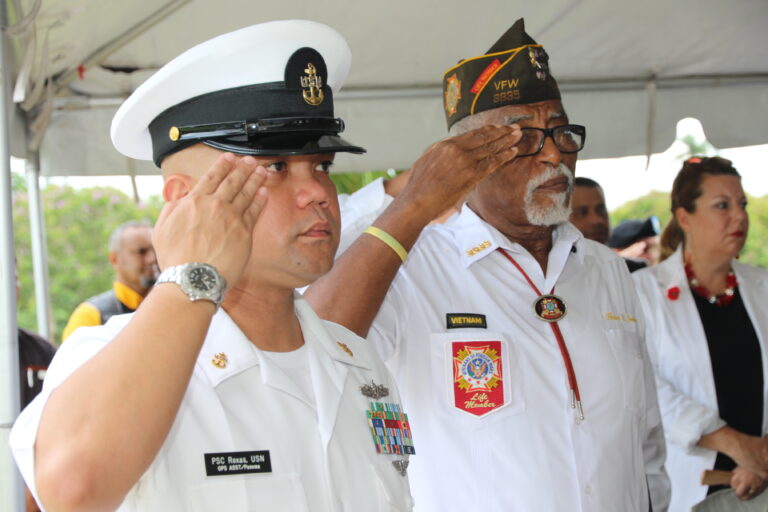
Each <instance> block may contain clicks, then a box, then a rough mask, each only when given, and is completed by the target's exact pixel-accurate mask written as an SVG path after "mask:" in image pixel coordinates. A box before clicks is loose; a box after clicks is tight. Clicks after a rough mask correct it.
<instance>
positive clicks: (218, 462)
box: [204, 450, 272, 476]
mask: <svg viewBox="0 0 768 512" xmlns="http://www.w3.org/2000/svg"><path fill="white" fill-rule="evenodd" d="M204 456H205V474H206V475H208V476H220V475H242V474H246V473H271V472H272V460H271V459H270V458H269V450H260V451H256V452H223V453H206V454H204Z"/></svg>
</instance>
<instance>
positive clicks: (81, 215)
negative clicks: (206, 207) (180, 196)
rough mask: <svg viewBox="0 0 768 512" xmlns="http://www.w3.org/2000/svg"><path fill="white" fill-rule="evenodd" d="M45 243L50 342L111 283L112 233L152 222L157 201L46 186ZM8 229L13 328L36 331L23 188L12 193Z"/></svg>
mask: <svg viewBox="0 0 768 512" xmlns="http://www.w3.org/2000/svg"><path fill="white" fill-rule="evenodd" d="M41 197H42V201H43V215H44V217H45V224H46V235H47V236H46V243H47V244H48V270H49V276H50V294H51V304H52V308H53V318H54V323H55V333H56V339H57V340H58V339H60V336H61V330H62V329H63V328H64V325H65V324H66V322H67V319H68V318H69V315H70V314H71V313H72V310H73V309H74V308H75V306H77V305H78V304H79V303H80V302H82V301H83V300H84V299H87V298H88V297H91V296H93V295H95V294H97V293H100V292H102V291H104V290H107V289H109V288H110V287H111V285H112V280H113V278H114V271H113V269H112V266H111V265H110V264H109V262H108V261H107V252H108V250H107V243H108V240H109V235H110V233H111V232H112V230H113V229H114V228H115V227H116V226H117V225H119V224H121V223H123V222H126V221H129V220H148V221H150V222H153V223H154V221H155V219H156V218H157V216H158V214H159V212H160V208H161V202H160V199H159V198H156V197H153V198H150V199H149V200H148V202H146V203H145V204H141V205H136V204H135V203H134V202H133V201H132V199H131V198H130V197H128V196H127V195H125V194H124V193H122V192H120V191H119V190H117V189H113V188H106V187H96V188H88V189H81V190H75V189H73V188H71V187H62V186H55V185H49V186H48V187H46V188H45V189H44V190H43V191H42V192H41ZM13 219H14V220H13V226H14V238H15V244H16V255H17V258H18V270H19V281H20V284H21V295H20V297H19V305H18V311H19V314H18V324H19V326H21V327H25V328H29V329H32V330H36V325H37V322H36V313H35V298H34V284H33V276H32V251H31V246H30V232H29V202H28V199H27V194H26V192H25V191H24V190H19V191H15V192H14V205H13Z"/></svg>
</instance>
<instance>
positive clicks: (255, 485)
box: [184, 473, 309, 512]
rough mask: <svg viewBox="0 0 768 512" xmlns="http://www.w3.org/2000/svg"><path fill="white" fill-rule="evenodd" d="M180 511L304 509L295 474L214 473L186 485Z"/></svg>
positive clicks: (293, 511) (292, 511) (304, 511)
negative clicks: (214, 474) (199, 481)
mask: <svg viewBox="0 0 768 512" xmlns="http://www.w3.org/2000/svg"><path fill="white" fill-rule="evenodd" d="M184 510H189V511H191V512H213V511H219V510H269V511H274V512H278V511H285V512H289V511H290V512H308V510H309V508H308V506H307V499H306V496H305V494H304V486H303V485H302V483H301V478H300V477H299V475H298V474H290V473H288V474H269V475H243V476H214V477H209V478H208V479H207V480H206V481H205V482H203V483H201V484H195V485H190V486H189V489H188V492H187V503H186V507H185V508H184Z"/></svg>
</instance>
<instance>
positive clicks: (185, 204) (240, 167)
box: [152, 153, 267, 287]
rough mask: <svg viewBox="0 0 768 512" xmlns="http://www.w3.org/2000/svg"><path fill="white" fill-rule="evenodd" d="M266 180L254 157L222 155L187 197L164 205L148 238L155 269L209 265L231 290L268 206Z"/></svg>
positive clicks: (246, 258)
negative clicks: (192, 263)
mask: <svg viewBox="0 0 768 512" xmlns="http://www.w3.org/2000/svg"><path fill="white" fill-rule="evenodd" d="M266 176H267V171H266V169H265V168H264V167H262V166H258V167H257V165H256V160H255V159H254V158H253V157H250V156H246V157H237V156H235V155H233V154H232V153H224V154H222V155H221V156H220V157H219V158H218V159H217V160H216V161H215V162H214V164H213V165H212V166H211V168H210V169H209V170H208V171H207V172H206V173H205V174H203V175H202V176H201V177H200V179H199V180H198V181H197V183H196V184H194V186H193V187H192V189H191V190H190V191H189V193H188V194H186V195H184V196H183V197H180V198H177V199H174V200H170V201H168V202H167V203H166V204H165V206H164V207H163V209H162V211H161V212H160V217H159V219H158V220H157V224H156V225H155V229H154V232H153V236H152V241H153V244H154V246H155V251H156V252H157V259H158V262H159V263H160V267H161V268H163V269H165V268H168V267H170V266H173V265H179V264H182V263H188V262H193V261H195V262H202V263H208V264H209V265H213V266H214V267H215V268H216V270H218V271H219V273H221V275H222V276H223V277H224V278H225V279H226V280H227V283H228V285H229V286H230V287H231V286H232V285H234V283H236V282H237V281H238V280H239V279H240V276H241V275H242V273H243V271H244V269H245V266H246V263H247V262H248V259H249V257H250V254H251V244H252V236H253V235H252V234H253V226H254V224H255V223H256V220H257V219H258V217H259V214H260V213H261V211H262V209H263V208H264V205H265V203H266V201H267V189H266V187H264V186H263V185H264V182H265V180H266Z"/></svg>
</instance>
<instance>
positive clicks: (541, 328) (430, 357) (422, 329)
mask: <svg viewBox="0 0 768 512" xmlns="http://www.w3.org/2000/svg"><path fill="white" fill-rule="evenodd" d="M499 247H502V248H504V249H506V250H507V251H508V252H509V254H510V255H511V256H512V257H514V258H515V259H516V261H517V262H518V263H519V264H520V265H521V266H522V268H523V269H524V270H525V271H526V273H527V274H528V276H530V278H531V280H532V281H533V283H534V284H535V285H536V286H537V287H538V288H539V290H541V291H542V293H549V292H550V291H551V290H552V288H553V287H555V293H556V294H557V295H558V296H560V297H561V298H562V299H564V301H565V303H566V304H567V308H568V311H567V314H566V316H565V317H564V318H563V319H562V320H561V321H560V322H559V325H560V327H561V329H562V333H563V336H564V338H565V343H566V345H567V346H568V349H569V351H570V356H571V359H572V361H573V366H574V369H575V373H576V377H577V379H578V386H579V388H580V391H581V397H582V401H583V404H584V414H585V420H584V421H581V422H580V421H577V419H576V413H575V410H574V409H572V408H571V407H570V404H569V388H568V382H567V377H566V371H565V368H564V364H563V358H562V357H561V354H560V351H559V349H558V345H557V342H556V340H555V337H554V335H553V332H552V329H551V328H550V325H549V324H548V323H546V322H544V321H542V320H540V319H539V318H538V317H537V316H536V315H535V314H534V310H533V303H534V301H535V300H536V298H537V294H536V293H535V292H534V291H533V290H532V288H531V287H530V285H529V284H528V283H527V282H526V281H525V279H524V277H523V276H522V275H521V273H520V272H519V271H518V270H517V269H516V268H515V267H514V266H513V265H512V263H511V262H510V261H508V260H507V259H506V258H505V257H504V256H503V254H501V253H500V251H498V250H497V249H498V248H499ZM451 314H453V315H454V317H453V318H454V320H453V323H454V324H455V326H456V328H448V324H449V320H448V317H447V315H451ZM479 315H483V317H480V316H479ZM480 321H484V322H485V323H486V325H482V326H481V325H478V322H480ZM468 325H470V327H468ZM459 326H461V327H459ZM368 340H369V341H371V342H372V343H373V344H374V346H375V347H376V348H377V349H378V350H379V352H380V354H381V355H382V357H383V358H384V360H385V362H386V363H387V365H388V366H389V367H390V369H391V370H392V372H393V374H394V376H395V379H396V381H397V382H398V385H399V387H400V391H401V395H402V398H403V401H404V404H405V407H406V408H407V409H409V412H410V418H411V423H412V425H413V426H414V427H415V428H416V429H417V430H416V432H417V433H416V443H417V446H418V454H419V457H418V458H414V460H413V463H412V464H411V466H410V469H409V474H410V479H411V488H412V492H413V497H414V500H415V504H416V510H418V511H419V512H443V511H454V510H457V511H458V510H461V511H463V512H481V511H482V512H512V511H520V512H531V511H536V512H538V511H547V512H559V511H569V512H571V511H584V512H648V510H649V503H648V498H649V489H648V486H647V485H646V481H647V482H648V483H649V484H650V494H652V496H653V502H654V507H653V510H654V511H656V512H659V511H663V510H665V509H666V505H667V503H668V499H669V487H668V480H667V477H666V474H665V473H664V470H663V461H664V438H663V432H662V430H661V422H660V417H659V412H658V405H657V402H656V390H655V387H654V381H653V374H652V371H651V367H650V364H649V362H648V360H647V359H646V348H645V342H644V332H643V325H642V319H641V316H640V307H639V304H638V303H637V297H636V293H635V290H634V286H633V285H632V281H631V278H630V276H629V273H628V272H627V268H626V265H625V264H624V262H623V260H621V259H620V258H618V257H617V256H616V255H615V254H613V253H612V252H611V251H610V250H608V249H607V248H605V247H603V246H600V245H598V244H596V243H594V242H591V241H589V240H585V239H584V238H583V237H582V236H581V234H580V233H579V232H578V230H576V228H574V227H573V226H572V225H570V224H565V225H562V226H560V227H558V228H557V229H556V230H555V231H554V235H553V247H552V250H551V252H550V254H549V261H548V265H547V273H546V275H545V274H544V273H543V272H542V270H541V267H540V266H539V264H538V263H537V262H536V261H535V260H534V258H533V257H532V256H531V255H530V254H529V253H528V252H527V251H526V250H525V249H523V248H522V247H521V246H520V245H518V244H515V243H511V242H510V241H509V240H508V239H507V238H506V237H505V236H503V235H502V234H501V233H500V232H499V231H497V230H496V229H494V228H493V227H492V226H490V225H489V224H487V223H485V222H484V221H482V220H481V219H480V218H479V217H478V216H477V215H476V214H475V213H474V212H473V211H472V210H470V209H469V208H467V207H466V206H465V207H464V208H463V209H462V213H461V214H460V215H458V216H454V217H453V218H452V219H451V220H449V221H448V222H447V223H446V224H443V225H438V226H430V227H429V228H427V229H426V230H425V231H424V232H423V233H422V235H421V237H420V239H419V241H418V242H417V244H416V246H415V248H414V249H413V250H412V251H411V253H410V255H409V256H408V259H407V260H406V262H405V264H404V266H403V267H402V268H401V269H400V271H399V274H398V275H397V277H396V279H395V280H394V282H393V284H392V286H391V288H390V290H389V292H388V295H387V298H386V299H385V302H384V304H383V306H382V308H381V310H380V311H379V314H378V316H377V317H376V320H375V322H374V325H373V327H372V329H371V331H370V333H369V337H368ZM487 342H497V343H488V346H489V347H493V349H494V352H493V353H491V352H489V351H486V355H490V357H491V358H493V357H496V356H498V361H499V362H500V363H501V372H499V373H500V375H497V376H496V377H497V378H498V380H496V381H495V382H491V383H486V386H487V387H489V388H490V387H492V386H493V392H479V393H475V394H473V395H472V396H471V397H469V398H468V397H467V396H466V395H465V394H463V390H461V389H460V388H459V385H463V386H467V382H466V379H461V378H458V377H457V375H458V374H459V370H460V369H461V367H462V364H464V359H466V357H459V356H466V354H467V352H471V351H472V350H475V351H478V350H481V349H480V348H479V347H482V346H483V345H484V344H485V343H487ZM465 343H467V344H469V346H470V347H471V349H467V350H466V351H465V352H457V349H462V348H463V347H464V344H465ZM499 352H500V353H499ZM481 370H482V368H479V370H478V374H479V373H481ZM466 374H467V372H466V369H465V370H464V374H463V375H465V376H466ZM470 389H471V388H470ZM457 390H458V391H457ZM500 390H503V398H499V393H500ZM489 396H490V397H493V398H492V399H489ZM470 411H472V412H470ZM646 479H647V480H646Z"/></svg>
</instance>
